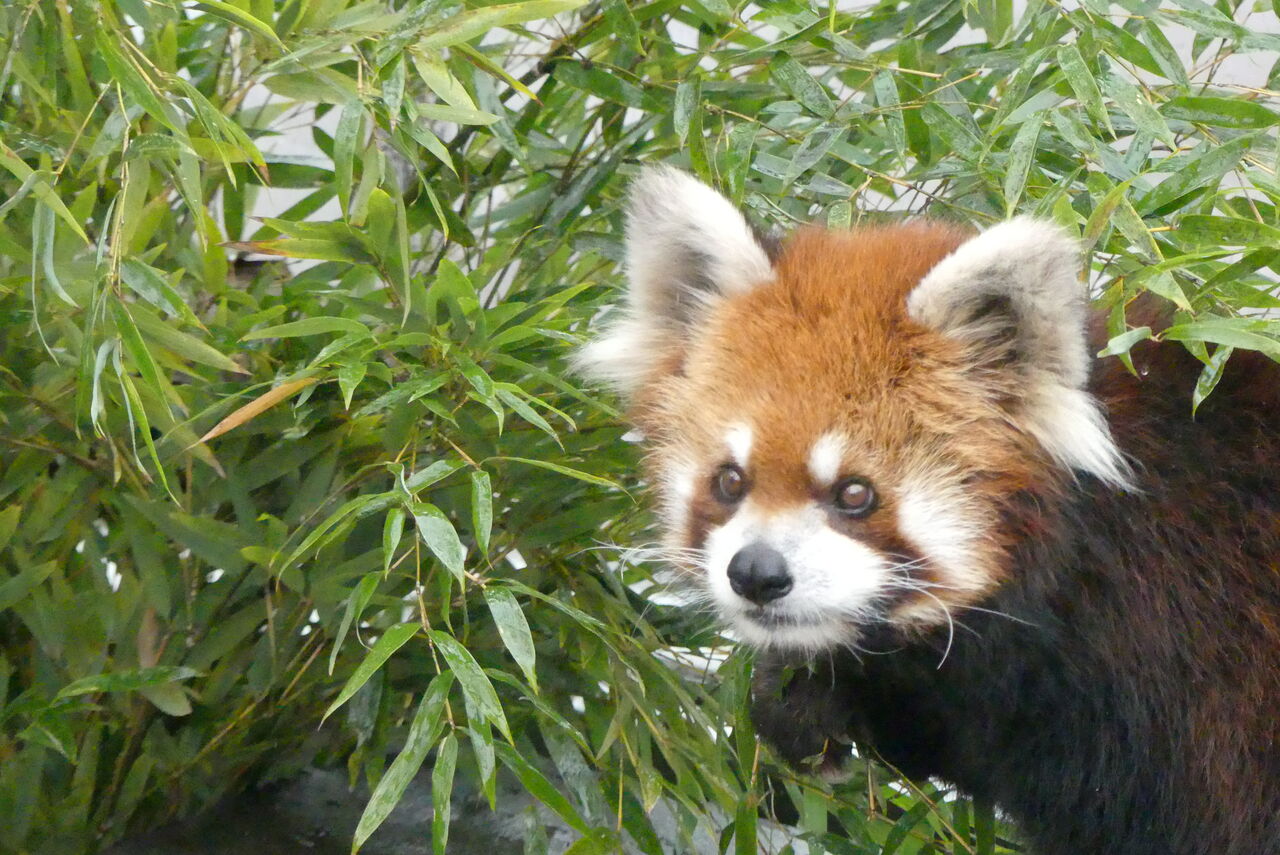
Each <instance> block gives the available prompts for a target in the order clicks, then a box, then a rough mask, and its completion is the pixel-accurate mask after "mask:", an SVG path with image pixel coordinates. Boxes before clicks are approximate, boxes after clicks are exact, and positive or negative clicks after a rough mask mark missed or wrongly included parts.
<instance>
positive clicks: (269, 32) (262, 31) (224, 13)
mask: <svg viewBox="0 0 1280 855" xmlns="http://www.w3.org/2000/svg"><path fill="white" fill-rule="evenodd" d="M192 5H193V6H194V7H195V8H197V9H202V10H204V11H205V12H208V13H209V14H210V15H213V16H214V17H217V18H222V19H223V20H224V21H230V22H231V23H233V24H235V25H236V26H239V27H244V28H245V29H246V30H248V31H250V32H251V33H253V34H254V35H257V36H260V37H261V38H264V39H266V40H267V41H268V42H271V44H273V45H275V46H276V47H278V48H280V49H281V50H284V49H285V47H284V43H283V42H281V41H280V38H279V37H278V36H277V35H276V33H275V30H273V29H271V27H269V26H268V25H266V24H264V23H263V22H262V21H259V20H258V19H257V18H255V17H254V16H253V15H250V14H249V13H248V12H246V11H244V10H243V9H240V8H238V7H236V6H233V5H231V4H230V3H223V2H221V0H195V2H194V3H193V4H192Z"/></svg>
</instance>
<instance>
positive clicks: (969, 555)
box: [897, 479, 991, 591]
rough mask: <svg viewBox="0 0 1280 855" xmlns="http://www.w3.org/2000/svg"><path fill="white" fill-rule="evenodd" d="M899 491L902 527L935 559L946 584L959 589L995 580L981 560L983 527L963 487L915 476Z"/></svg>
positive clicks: (971, 588)
mask: <svg viewBox="0 0 1280 855" xmlns="http://www.w3.org/2000/svg"><path fill="white" fill-rule="evenodd" d="M898 492H899V495H898V502H897V504H898V530H899V531H901V532H902V534H903V536H905V537H906V538H907V540H908V541H909V542H910V543H911V544H912V545H913V546H915V547H916V549H918V550H920V552H921V553H922V554H923V555H924V556H925V557H926V558H927V559H928V560H929V561H930V562H931V564H932V565H933V567H934V568H935V569H936V570H937V571H938V573H939V574H940V575H941V576H942V578H943V580H944V582H943V584H945V585H946V586H947V587H948V588H952V589H956V590H958V591H982V590H983V589H984V588H986V587H988V585H989V583H990V581H991V580H990V579H989V578H988V576H987V574H986V572H985V568H984V567H980V566H978V564H977V561H978V556H977V543H978V539H979V537H980V536H981V529H980V526H979V524H978V522H977V520H976V519H975V514H974V512H973V511H971V510H970V509H969V508H967V507H966V502H965V498H964V495H963V493H962V491H961V490H960V488H958V487H956V488H946V487H940V486H935V485H931V484H929V483H928V482H926V481H924V480H923V479H912V480H911V481H908V482H907V483H905V484H903V485H902V486H901V487H900V488H899V490H898Z"/></svg>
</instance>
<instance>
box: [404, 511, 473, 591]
mask: <svg viewBox="0 0 1280 855" xmlns="http://www.w3.org/2000/svg"><path fill="white" fill-rule="evenodd" d="M412 511H413V521H414V523H415V524H416V526H417V529H418V537H419V539H421V540H422V542H423V543H424V544H426V546H427V548H428V549H430V550H431V554H432V555H434V556H435V557H436V558H438V559H440V563H441V564H443V565H444V566H445V567H446V568H448V570H449V572H450V573H452V574H453V575H454V576H456V577H457V578H458V580H459V581H465V579H466V573H467V571H466V560H467V550H466V547H464V546H463V545H462V541H460V540H459V539H458V532H457V530H456V529H455V528H454V527H453V523H451V522H449V518H448V517H447V516H445V515H444V512H443V511H441V510H440V509H439V508H437V507H436V506H435V505H429V504H426V503H423V502H417V503H414V505H413V507H412Z"/></svg>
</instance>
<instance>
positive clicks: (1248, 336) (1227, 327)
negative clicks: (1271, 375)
mask: <svg viewBox="0 0 1280 855" xmlns="http://www.w3.org/2000/svg"><path fill="white" fill-rule="evenodd" d="M1161 338H1165V339H1169V340H1171V341H1205V342H1212V343H1214V344H1223V345H1227V346H1228V347H1241V348H1245V349H1247V350H1257V351H1260V352H1261V353H1265V354H1266V355H1267V356H1269V357H1271V358H1272V359H1275V360H1280V338H1275V337H1274V333H1273V328H1272V326H1271V325H1270V324H1268V323H1267V322H1266V321H1265V320H1255V319H1252V318H1222V317H1205V318H1203V319H1201V320H1196V321H1191V322H1190V323H1185V324H1175V325H1174V326H1171V327H1169V328H1168V329H1167V330H1165V331H1164V332H1163V333H1161Z"/></svg>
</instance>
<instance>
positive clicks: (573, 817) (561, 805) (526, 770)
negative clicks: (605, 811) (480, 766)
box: [494, 742, 591, 834]
mask: <svg viewBox="0 0 1280 855" xmlns="http://www.w3.org/2000/svg"><path fill="white" fill-rule="evenodd" d="M494 749H495V750H496V751H497V754H498V759H500V760H501V761H502V762H503V765H505V766H506V767H507V768H508V769H510V770H511V771H512V772H514V773H515V775H516V777H517V778H519V779H520V783H521V784H522V785H523V786H524V788H525V790H527V791H528V792H529V794H530V795H531V796H533V797H534V798H536V799H537V800H538V801H540V802H542V803H543V804H544V805H546V806H547V807H549V808H551V810H552V811H553V812H554V813H555V814H556V816H558V817H560V818H561V819H562V820H564V821H565V822H566V823H567V824H568V825H569V826H570V827H571V828H573V829H574V830H575V831H577V832H578V833H579V834H589V833H590V830H591V826H589V825H588V824H587V821H586V820H585V819H583V818H582V815H581V814H580V813H578V811H577V810H576V809H575V808H574V806H573V805H572V804H570V803H569V800H568V799H566V798H565V797H564V796H562V795H561V794H560V792H559V791H558V790H557V789H556V788H555V786H554V785H552V783H551V782H550V781H548V780H547V778H546V776H545V775H543V774H542V773H541V772H539V771H538V770H537V769H536V768H534V767H533V765H532V764H530V763H529V761H528V760H526V759H525V758H524V757H522V756H520V753H519V752H518V751H516V750H515V749H514V748H512V747H511V746H510V745H506V744H504V743H501V742H499V743H496V744H495V745H494Z"/></svg>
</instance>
